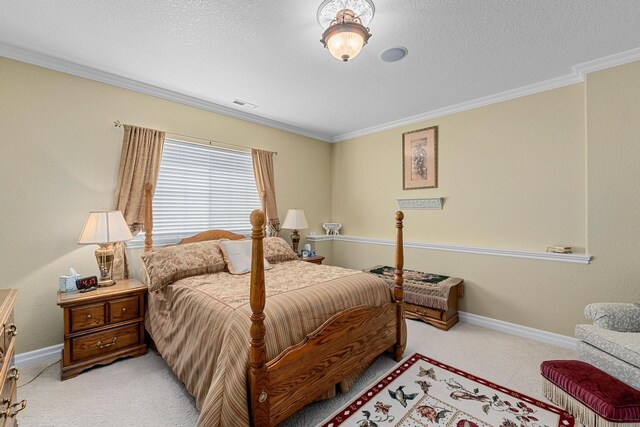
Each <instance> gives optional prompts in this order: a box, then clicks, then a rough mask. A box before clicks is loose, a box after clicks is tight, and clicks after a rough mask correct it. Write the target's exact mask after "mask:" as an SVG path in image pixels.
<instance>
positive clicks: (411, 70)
mask: <svg viewBox="0 0 640 427" xmlns="http://www.w3.org/2000/svg"><path fill="white" fill-rule="evenodd" d="M374 3H375V6H376V14H375V17H374V19H373V21H372V22H371V24H370V27H371V32H372V34H373V37H372V38H371V40H370V41H369V44H368V45H367V46H365V48H364V50H363V52H362V53H361V54H360V55H359V56H358V57H357V58H355V59H354V60H353V61H351V62H348V63H341V62H339V61H337V60H336V59H334V58H333V57H331V55H330V54H329V52H328V51H326V50H325V49H324V48H322V45H321V44H320V42H319V39H320V36H321V33H322V29H321V28H320V26H319V25H318V23H317V21H316V9H317V7H318V5H319V4H320V0H279V1H269V2H267V1H256V0H217V1H214V0H209V1H206V0H191V1H183V0H173V1H171V0H135V1H132V0H111V1H103V0H57V1H48V0H40V1H36V0H19V1H18V0H0V42H2V43H5V44H7V45H11V46H14V47H17V48H20V49H24V50H25V51H30V52H34V53H41V54H45V55H48V56H50V57H53V58H58V59H63V60H65V61H69V62H72V63H76V64H81V65H85V66H87V67H91V68H94V69H98V70H101V71H105V72H108V73H112V74H115V75H118V76H122V77H126V78H129V79H132V80H135V81H139V82H143V83H147V84H150V85H154V86H158V87H161V88H164V89H168V90H171V91H175V92H178V93H182V94H185V95H189V96H192V97H195V98H199V99H201V100H204V101H208V102H213V103H216V104H219V105H222V106H225V107H229V108H234V109H237V110H239V111H244V112H247V113H250V114H254V115H257V116H260V117H262V118H267V119H270V120H275V121H278V122H281V123H284V124H287V125H290V126H295V127H298V128H302V129H305V130H307V131H309V132H311V133H314V134H317V135H321V136H324V137H325V138H328V139H331V138H332V137H336V136H340V135H344V134H348V133H351V132H355V131H359V130H362V129H366V128H369V127H373V126H377V125H381V124H384V123H388V122H392V121H396V120H401V119H403V118H406V117H410V116H415V115H419V114H422V113H425V112H429V111H433V110H437V109H440V108H443V107H447V106H450V105H454V104H458V103H461V102H465V101H469V100H473V99H477V98H481V97H485V96H488V95H492V94H496V93H499V92H503V91H506V90H511V89H515V88H519V87H522V86H526V85H530V84H534V83H537V82H541V81H545V80H549V79H552V78H555V77H558V76H564V75H567V74H570V73H571V72H572V66H574V65H576V64H579V63H583V62H586V61H590V60H594V59H598V58H602V57H605V56H608V55H611V54H615V53H619V52H623V51H626V50H630V49H635V48H638V47H640V31H639V30H638V29H639V28H640V2H639V1H638V0H402V1H399V0H374ZM394 46H404V47H406V48H407V49H408V50H409V55H408V56H407V57H406V58H405V59H403V60H402V61H400V62H397V63H385V62H382V61H381V60H380V58H379V55H380V53H381V52H382V51H383V50H385V49H387V48H390V47H394ZM236 98H238V99H241V100H244V101H248V102H250V103H253V104H257V105H258V106H259V107H258V108H256V109H247V108H246V107H237V106H235V105H234V104H233V103H232V102H233V100H234V99H236Z"/></svg>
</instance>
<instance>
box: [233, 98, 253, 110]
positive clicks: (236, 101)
mask: <svg viewBox="0 0 640 427" xmlns="http://www.w3.org/2000/svg"><path fill="white" fill-rule="evenodd" d="M233 103H234V104H236V105H239V106H241V107H249V108H253V109H254V110H255V109H256V108H258V106H257V105H256V104H252V103H250V102H247V101H243V100H241V99H234V100H233Z"/></svg>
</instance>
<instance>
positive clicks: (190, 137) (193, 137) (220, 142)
mask: <svg viewBox="0 0 640 427" xmlns="http://www.w3.org/2000/svg"><path fill="white" fill-rule="evenodd" d="M113 125H114V126H115V127H117V128H121V127H122V126H123V125H124V123H122V122H120V120H114V122H113ZM165 135H168V136H176V137H178V138H179V137H183V138H189V139H197V140H199V141H205V142H208V143H209V145H213V143H214V142H215V143H216V144H222V145H226V146H228V147H236V148H242V149H244V150H251V147H245V146H243V145H236V144H230V143H228V142H223V141H216V140H215V139H210V138H209V139H205V138H198V137H197V136H191V135H182V134H179V133H171V132H165ZM186 142H188V141H186ZM264 151H268V150H264ZM271 153H273V154H275V155H276V156H277V155H278V152H277V151H271Z"/></svg>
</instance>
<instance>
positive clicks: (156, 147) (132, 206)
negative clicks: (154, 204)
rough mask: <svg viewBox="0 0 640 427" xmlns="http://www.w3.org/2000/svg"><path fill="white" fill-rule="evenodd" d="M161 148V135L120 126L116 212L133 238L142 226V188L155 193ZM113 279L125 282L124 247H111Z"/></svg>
mask: <svg viewBox="0 0 640 427" xmlns="http://www.w3.org/2000/svg"><path fill="white" fill-rule="evenodd" d="M163 145H164V132H161V131H158V130H153V129H146V128H141V127H137V126H130V125H124V138H123V140H122V153H121V154H120V171H119V172H118V185H117V187H116V209H117V210H119V211H121V212H122V215H123V216H124V219H125V221H127V224H128V225H129V228H130V229H131V233H132V234H133V235H134V236H135V235H136V234H138V233H139V232H140V231H141V230H142V226H143V225H144V185H145V184H146V183H147V182H149V183H151V184H153V188H154V190H155V186H156V181H157V180H158V171H159V170H160V158H161V157H162V147H163ZM114 252H115V253H114V259H113V272H112V275H113V278H114V279H128V278H129V265H128V262H127V254H126V252H125V246H124V243H116V244H115V246H114Z"/></svg>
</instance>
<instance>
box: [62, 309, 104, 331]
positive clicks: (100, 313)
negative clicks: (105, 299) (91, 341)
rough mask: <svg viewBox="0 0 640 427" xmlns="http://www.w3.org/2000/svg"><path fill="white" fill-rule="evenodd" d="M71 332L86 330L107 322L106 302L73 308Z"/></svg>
mask: <svg viewBox="0 0 640 427" xmlns="http://www.w3.org/2000/svg"><path fill="white" fill-rule="evenodd" d="M70 311H71V332H77V331H84V330H85V329H89V328H95V327H96V326H102V325H104V324H105V321H104V320H105V316H104V303H98V304H92V305H85V306H82V307H72V308H71V310H70Z"/></svg>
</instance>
